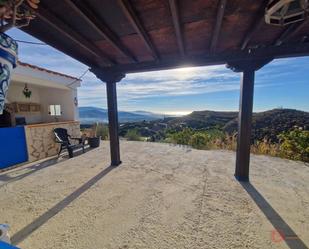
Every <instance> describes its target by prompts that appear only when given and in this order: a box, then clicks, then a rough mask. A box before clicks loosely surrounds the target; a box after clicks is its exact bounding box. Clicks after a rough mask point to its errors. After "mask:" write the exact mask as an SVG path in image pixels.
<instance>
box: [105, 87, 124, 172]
mask: <svg viewBox="0 0 309 249" xmlns="http://www.w3.org/2000/svg"><path fill="white" fill-rule="evenodd" d="M106 93H107V108H108V129H109V139H110V153H111V165H113V166H118V165H119V164H121V161H120V148H119V135H118V129H119V124H118V109H117V91H116V83H115V82H111V83H109V82H107V83H106Z"/></svg>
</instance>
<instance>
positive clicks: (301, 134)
mask: <svg viewBox="0 0 309 249" xmlns="http://www.w3.org/2000/svg"><path fill="white" fill-rule="evenodd" d="M278 137H279V139H280V140H281V141H280V142H281V143H280V153H281V156H282V157H286V158H289V159H293V160H301V161H304V162H309V131H303V130H292V131H289V132H284V133H281V134H280V135H279V136H278Z"/></svg>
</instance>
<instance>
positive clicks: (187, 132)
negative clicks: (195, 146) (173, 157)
mask: <svg viewBox="0 0 309 249" xmlns="http://www.w3.org/2000/svg"><path fill="white" fill-rule="evenodd" d="M193 134H194V132H193V131H192V130H191V129H189V128H185V129H183V130H182V131H179V132H174V133H172V134H170V135H169V140H170V141H171V142H172V143H175V144H183V145H189V143H190V139H191V136H192V135H193Z"/></svg>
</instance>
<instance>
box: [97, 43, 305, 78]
mask: <svg viewBox="0 0 309 249" xmlns="http://www.w3.org/2000/svg"><path fill="white" fill-rule="evenodd" d="M299 56H309V43H308V42H307V43H294V44H283V45H281V46H269V47H261V48H256V49H246V50H240V49H239V50H236V51H233V52H223V53H218V54H210V55H199V56H186V57H185V59H183V60H179V59H178V58H173V59H165V60H164V61H163V60H162V61H160V63H156V62H139V63H135V64H127V65H125V64H119V65H115V66H113V67H110V68H102V69H101V70H104V71H105V72H109V71H110V72H123V73H135V72H146V71H156V70H162V69H172V68H177V67H178V68H179V67H188V66H210V65H220V64H226V63H228V62H235V61H248V62H252V61H254V60H262V59H269V60H272V59H276V58H287V57H299Z"/></svg>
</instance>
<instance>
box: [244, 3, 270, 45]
mask: <svg viewBox="0 0 309 249" xmlns="http://www.w3.org/2000/svg"><path fill="white" fill-rule="evenodd" d="M268 2H269V0H264V1H263V3H262V4H261V7H260V9H259V10H258V13H257V15H256V18H255V19H254V21H253V23H252V24H251V26H250V28H249V30H248V31H247V33H246V35H245V37H244V39H243V40H242V43H241V46H240V47H241V49H242V50H244V49H246V48H247V46H248V44H249V42H250V41H251V39H252V37H253V35H254V34H255V32H257V31H258V30H259V29H260V28H261V26H262V25H263V24H264V23H265V8H266V6H267V4H268Z"/></svg>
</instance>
